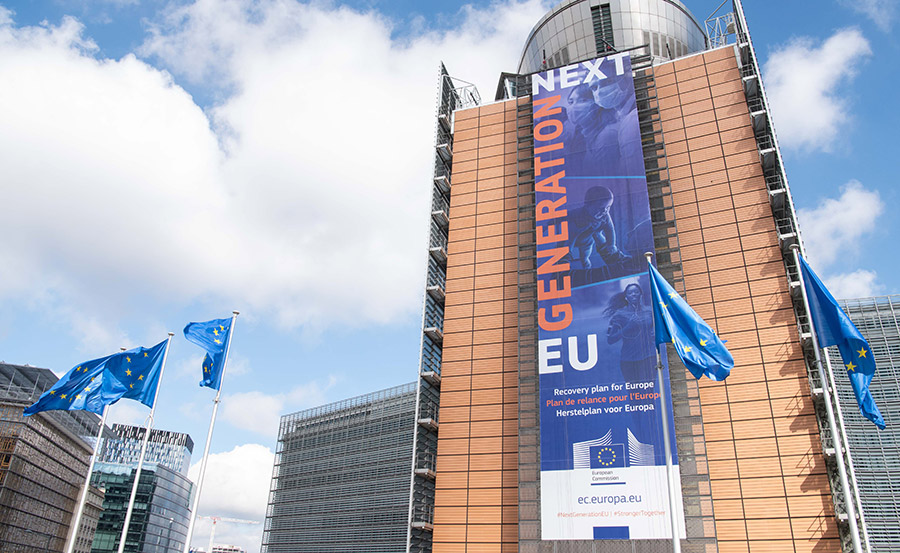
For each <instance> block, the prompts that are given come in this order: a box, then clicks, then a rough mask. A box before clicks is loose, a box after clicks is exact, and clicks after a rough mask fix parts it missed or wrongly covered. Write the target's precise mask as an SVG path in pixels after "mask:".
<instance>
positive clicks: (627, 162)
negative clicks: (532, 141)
mask: <svg viewBox="0 0 900 553" xmlns="http://www.w3.org/2000/svg"><path fill="white" fill-rule="evenodd" d="M622 81H623V80H622V79H616V80H614V81H612V82H607V81H600V82H594V83H592V84H590V85H588V84H581V85H578V86H576V87H574V88H573V89H572V91H571V92H570V93H569V96H568V98H567V100H566V116H567V119H568V121H569V125H570V127H569V134H570V136H569V137H568V141H569V148H570V151H580V152H583V153H582V154H581V155H579V156H578V157H577V158H573V159H572V162H573V166H571V169H572V170H573V171H574V172H573V173H572V174H583V175H605V176H627V175H640V174H643V162H642V159H641V158H640V157H638V156H637V155H635V154H634V152H641V151H642V150H641V148H640V140H641V137H640V128H639V127H638V125H631V124H622V122H623V121H625V120H627V119H628V118H632V117H633V118H634V119H635V122H636V120H637V108H636V104H635V101H634V98H633V96H631V95H629V94H628V90H627V83H626V84H625V85H623V84H621V82H622ZM623 86H624V87H625V88H624V89H623Z"/></svg>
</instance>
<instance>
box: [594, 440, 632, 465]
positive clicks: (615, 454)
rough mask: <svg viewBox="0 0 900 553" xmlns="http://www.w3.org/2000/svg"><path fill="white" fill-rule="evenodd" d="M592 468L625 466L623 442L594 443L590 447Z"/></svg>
mask: <svg viewBox="0 0 900 553" xmlns="http://www.w3.org/2000/svg"><path fill="white" fill-rule="evenodd" d="M590 452H591V453H590V455H591V468H592V469H610V468H617V467H624V466H625V446H624V445H623V444H610V445H595V446H593V447H591V449H590Z"/></svg>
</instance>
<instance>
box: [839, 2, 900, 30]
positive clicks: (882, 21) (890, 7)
mask: <svg viewBox="0 0 900 553" xmlns="http://www.w3.org/2000/svg"><path fill="white" fill-rule="evenodd" d="M841 4H842V5H844V6H847V7H849V8H852V9H853V11H855V12H858V13H861V14H863V15H865V16H866V17H868V18H869V19H871V20H872V21H873V22H874V23H875V24H876V25H877V26H878V28H879V29H881V30H882V31H884V32H888V31H890V30H891V27H892V26H893V24H894V18H895V17H896V16H897V0H841Z"/></svg>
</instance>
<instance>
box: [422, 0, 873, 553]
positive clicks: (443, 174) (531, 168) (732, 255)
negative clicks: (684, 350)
mask: <svg viewBox="0 0 900 553" xmlns="http://www.w3.org/2000/svg"><path fill="white" fill-rule="evenodd" d="M722 9H723V10H724V11H723V12H722V13H719V14H718V15H716V16H715V17H711V18H710V19H709V20H707V21H706V22H705V23H704V24H701V23H700V22H699V21H698V20H697V19H696V18H695V17H694V16H693V15H691V14H690V12H689V11H688V9H687V8H686V7H685V6H684V5H683V4H682V3H681V2H680V1H678V0H610V1H608V2H605V1H602V0H565V1H563V2H561V3H559V4H557V5H556V6H554V7H553V8H552V9H551V10H550V11H549V12H548V13H547V14H546V15H545V16H544V17H543V18H541V20H540V21H538V23H537V24H536V26H535V28H534V30H533V31H532V32H531V34H530V35H529V36H528V37H527V39H526V42H525V47H524V49H523V53H522V57H521V60H520V64H519V68H518V73H517V74H510V73H504V74H502V76H501V79H500V83H499V85H498V87H497V94H496V97H495V101H493V102H484V101H482V100H481V98H480V96H479V94H478V93H477V91H475V90H474V89H473V87H471V86H470V85H467V84H465V83H464V82H462V81H457V80H455V79H454V78H453V77H452V76H451V75H450V74H449V73H448V72H447V71H446V70H445V69H444V68H443V67H442V68H441V73H440V85H439V86H440V90H439V96H438V98H439V100H438V108H437V121H436V141H435V154H434V156H435V157H434V160H435V174H434V185H433V203H432V224H431V242H430V247H429V261H428V270H427V279H428V280H427V284H426V293H425V298H424V304H425V307H424V317H423V337H422V361H421V366H420V379H419V384H418V392H417V401H418V409H419V413H418V415H417V417H418V418H421V417H422V414H423V413H422V409H429V410H430V409H432V408H433V405H434V403H435V398H436V397H438V398H439V405H440V425H439V426H438V425H437V424H435V425H434V426H432V427H426V426H423V425H419V426H417V427H416V434H415V446H414V447H415V451H416V457H415V458H416V459H417V460H418V459H419V458H420V457H419V456H421V458H430V457H429V456H430V455H433V454H435V453H436V459H437V462H436V478H435V479H434V480H431V479H429V478H424V477H422V476H419V475H418V474H414V475H412V476H411V490H412V503H411V506H410V518H409V523H410V534H409V543H408V546H407V547H408V550H409V551H412V552H415V553H418V552H422V551H433V552H434V553H461V552H476V551H477V552H479V553H484V552H487V553H507V552H522V553H533V552H534V553H536V552H551V551H552V552H563V551H565V552H579V553H580V552H613V551H664V550H670V549H668V548H670V547H671V544H668V543H667V542H666V541H664V538H665V537H666V536H671V535H672V534H671V523H670V521H669V520H670V519H669V518H668V517H669V509H668V506H667V504H666V503H665V501H664V500H661V499H660V498H661V497H663V496H664V495H665V494H666V489H667V488H666V484H665V476H664V473H662V472H660V470H659V467H660V464H661V463H662V459H663V457H664V455H663V453H664V451H663V448H662V445H661V442H658V441H657V438H658V437H659V436H660V435H661V430H660V428H659V426H658V425H659V424H660V419H659V417H658V415H656V413H658V412H659V409H661V407H662V404H661V403H660V399H659V398H658V397H657V398H655V399H654V398H653V397H652V396H647V394H643V395H641V394H642V392H641V391H640V390H643V391H646V390H647V389H649V390H652V391H656V388H655V386H656V384H655V380H653V377H652V376H651V375H652V374H653V372H654V369H655V360H653V354H652V345H651V346H650V349H649V350H647V351H643V350H644V349H646V346H645V345H642V344H644V341H645V338H646V334H647V332H650V338H647V340H650V341H652V331H648V330H647V329H646V328H645V327H646V326H647V324H649V323H648V322H647V321H648V320H649V319H647V317H648V315H647V313H649V308H648V307H647V306H648V305H649V304H648V301H647V298H648V297H649V294H650V292H649V286H648V284H647V281H646V278H647V277H646V276H645V275H646V263H645V262H644V259H643V256H642V255H641V254H642V253H643V252H644V251H647V250H648V249H649V250H651V251H655V258H654V260H655V263H656V265H657V267H658V269H659V271H660V272H661V274H662V275H663V276H664V277H665V278H666V279H667V280H668V281H669V282H670V283H672V284H673V285H674V286H675V288H676V290H677V291H678V292H679V293H680V294H681V295H682V296H683V297H684V299H685V300H686V301H687V302H688V303H689V304H690V305H691V306H693V308H694V309H695V310H696V311H697V312H698V313H699V314H700V315H701V316H702V317H703V318H704V319H705V320H706V321H707V322H708V323H710V324H711V326H712V327H713V329H714V330H715V331H716V333H717V334H718V335H719V336H721V337H722V338H724V339H727V340H728V349H729V350H730V351H731V353H732V354H733V356H734V360H735V365H736V368H735V370H734V371H733V372H732V374H731V375H730V377H728V379H727V380H726V381H724V382H713V381H710V380H707V379H703V380H699V381H698V380H695V379H694V378H693V377H692V376H691V375H690V374H688V373H687V371H686V370H685V368H684V366H683V365H681V363H680V361H679V360H678V358H677V357H676V356H674V354H673V352H672V350H671V348H670V350H669V356H668V359H667V362H668V365H669V367H670V371H669V372H668V374H669V382H668V383H666V382H663V384H662V386H663V389H662V390H660V391H664V392H665V393H664V394H662V395H663V397H665V396H666V395H669V394H671V404H670V407H672V408H673V411H674V416H673V422H674V432H673V434H674V438H675V440H674V441H675V444H674V447H673V449H674V450H676V451H677V456H676V457H675V459H674V461H675V471H676V472H675V473H676V474H677V475H678V477H677V480H676V482H675V487H676V489H677V488H679V487H680V490H678V491H677V496H678V498H677V500H676V503H677V505H678V507H677V509H676V513H677V516H676V518H677V519H678V525H679V533H680V534H681V536H682V544H683V546H684V547H685V550H688V551H704V552H707V551H719V552H723V553H726V552H727V553H730V552H744V553H750V552H754V551H779V552H780V551H792V552H795V553H800V552H808V551H809V552H811V551H817V552H819V551H821V552H826V551H833V552H837V551H841V550H842V549H843V548H845V547H846V545H847V543H848V540H849V539H850V534H851V532H850V529H851V525H853V526H856V527H858V526H859V523H858V521H857V520H852V521H851V520H849V518H848V517H847V515H846V504H845V503H844V494H843V492H842V491H841V490H839V489H838V488H837V486H836V484H835V483H836V478H835V476H834V463H833V453H832V454H829V447H830V446H829V445H828V444H830V432H831V430H830V429H827V430H828V431H827V432H823V433H820V424H822V423H823V421H824V414H823V413H824V410H823V406H822V401H821V394H819V393H816V392H815V390H818V389H819V387H820V384H819V383H818V382H817V377H816V375H815V374H814V372H813V371H811V370H810V367H811V366H812V365H811V364H810V363H811V362H810V359H811V353H812V350H810V349H809V344H810V342H809V340H808V328H807V326H806V321H807V317H806V313H805V311H804V307H803V304H802V301H800V294H799V281H798V274H797V267H796V266H795V263H794V259H793V257H792V254H791V250H790V247H791V246H792V245H794V244H799V236H798V230H797V225H796V217H795V213H794V208H793V204H792V200H791V196H790V191H789V188H788V183H787V178H786V176H785V172H784V168H783V165H782V161H781V156H780V153H779V149H778V143H777V139H776V136H775V133H774V130H773V128H772V123H771V120H770V118H769V116H768V113H769V107H768V103H767V100H766V96H765V89H764V86H763V83H762V81H761V79H760V71H759V63H758V60H757V57H756V53H755V50H754V47H753V44H752V40H751V37H750V34H749V32H748V27H747V21H746V19H745V17H744V13H743V10H742V7H741V3H740V0H734V2H733V3H728V4H727V5H723V7H722ZM705 31H706V32H705ZM599 56H608V57H606V58H605V59H603V60H600V61H596V59H597V58H598V57H599ZM456 69H457V71H459V75H460V76H461V77H463V78H465V68H456ZM588 108H589V109H588ZM585 110H587V111H585ZM608 129H617V131H616V132H617V133H618V134H617V135H616V136H617V137H618V138H615V137H613V138H610V137H609V135H610V132H608ZM563 142H565V145H564V144H563ZM579 148H580V149H579ZM610 148H617V150H615V152H614V153H611V152H612V150H610ZM635 148H636V150H635ZM563 156H565V158H564V157H563ZM599 159H602V160H605V161H604V163H605V165H604V164H598V163H597V160H599ZM635 162H636V163H642V164H643V165H642V166H640V165H634V164H633V163H635ZM563 167H564V168H565V169H566V170H567V171H568V174H564V173H562V174H561V171H560V169H561V168H563ZM636 167H641V168H640V169H635V168H636ZM591 171H593V172H591ZM605 171H615V172H610V173H608V172H605ZM579 179H581V180H579ZM567 192H568V198H567V196H566V194H567ZM567 225H568V226H567ZM570 231H571V233H572V234H571V237H570V236H569V232H570ZM591 300H594V301H593V302H592V301H591ZM592 305H594V306H596V305H600V306H601V307H600V308H594V309H593V310H592V308H591V306H592ZM603 307H605V308H606V309H603ZM629 309H630V311H629ZM573 312H574V315H573ZM570 324H571V327H568V326H567V325H570ZM566 328H571V329H577V330H578V332H579V333H580V334H578V335H575V334H572V335H569V336H567V335H566V334H565V330H560V329H566ZM627 329H631V330H627ZM573 332H574V331H573ZM598 335H599V336H602V337H606V340H602V339H598V338H597V336H598ZM567 338H568V339H567ZM573 340H574V341H573ZM566 348H568V353H566ZM642 348H643V349H642ZM637 350H640V351H637ZM598 351H599V352H600V353H601V355H599V359H600V361H599V363H598V354H597V352H598ZM573 352H574V353H573ZM648 352H650V356H649V357H648V356H647V355H646V354H647V353H648ZM637 353H640V357H635V355H637ZM585 357H586V358H587V361H585V360H584V358H585ZM564 363H568V364H564ZM589 370H594V371H596V372H597V374H601V375H603V376H602V378H606V379H607V380H602V378H601V380H599V381H598V384H596V386H597V391H595V390H591V391H590V392H588V389H589V388H590V386H587V385H585V386H586V387H585V388H583V389H582V388H580V387H577V386H575V385H573V386H572V387H571V388H568V389H566V388H564V387H562V384H559V382H566V381H567V379H568V381H571V382H578V383H579V384H581V383H583V382H587V379H586V375H587V374H588V373H587V371H589ZM641 371H644V372H643V373H641ZM646 371H650V372H646ZM616 374H618V375H619V376H616ZM637 374H642V375H643V376H640V377H637V376H634V375H637ZM610 375H612V376H610ZM554 379H555V380H554ZM553 382H555V384H553V386H555V387H553V388H552V389H550V388H548V387H547V386H548V385H549V383H553ZM622 384H627V385H630V386H632V387H633V386H636V385H639V386H647V388H643V387H642V388H640V390H639V391H638V394H639V395H638V397H649V398H650V399H647V400H641V403H635V400H634V399H633V397H634V396H632V395H631V394H630V393H629V394H627V395H624V396H615V395H609V393H608V392H605V391H603V390H609V386H613V388H612V389H613V390H615V389H617V388H616V387H615V386H621V385H622ZM582 390H584V391H582ZM548 391H549V392H550V393H551V396H550V397H548V396H547V394H548ZM552 393H557V394H558V396H560V397H552ZM557 401H559V402H561V403H560V404H561V405H563V404H564V405H572V404H575V403H576V402H582V403H585V404H590V403H591V402H607V401H622V402H623V403H622V405H624V406H625V407H626V409H625V411H628V410H629V409H630V410H631V411H632V412H634V411H639V412H637V413H634V414H632V415H629V416H628V417H625V416H618V415H617V416H615V417H614V416H609V417H605V416H603V415H598V413H600V412H601V411H602V409H598V408H595V407H581V408H579V409H576V408H575V407H576V405H573V407H572V408H571V409H568V408H565V407H559V408H557V407H556V406H555V405H556V404H555V402H557ZM569 401H571V402H572V403H571V404H570V403H567V402H569ZM669 412H670V413H672V410H670V411H669ZM648 413H649V414H648ZM651 415H655V416H651ZM563 417H571V418H569V419H567V421H571V422H565V421H563V422H561V420H559V419H561V418H563ZM579 417H585V418H584V419H580V418H579ZM435 420H436V419H435ZM579 420H589V421H590V423H591V424H593V425H594V427H596V431H597V434H596V435H589V431H590V428H588V427H589V426H590V424H585V423H579V422H578V421H579ZM610 421H613V422H610ZM566 424H568V425H569V426H565V425H566ZM601 427H603V428H602V429H601ZM552 428H563V429H566V428H567V429H568V430H565V431H559V432H555V433H554V432H551V431H550V429H552ZM606 429H608V431H607V430H606ZM838 431H839V429H838ZM570 434H571V435H570ZM823 444H824V445H823ZM832 451H833V450H832ZM829 455H832V457H831V458H830V457H829ZM417 466H418V465H417ZM641 471H643V472H641ZM639 473H640V474H645V475H647V478H646V479H637V478H635V477H634V476H633V475H636V474H639ZM628 475H632V476H630V477H629V476H628ZM660 475H663V476H660ZM591 478H594V479H595V480H597V481H594V482H591V481H590V479H591ZM578 479H580V480H578ZM585 479H587V480H585ZM576 480H577V481H578V482H577V484H573V482H576ZM605 480H612V481H605ZM645 480H646V481H645ZM648 482H649V483H648ZM618 484H623V487H622V488H615V487H613V486H615V485H618ZM592 486H598V487H592ZM603 486H608V487H603ZM636 486H638V487H640V486H644V487H643V488H641V489H642V490H643V492H641V493H633V494H632V495H631V496H628V495H621V496H619V495H616V494H615V493H614V492H612V491H611V490H614V489H626V488H627V489H632V488H635V487H636ZM579 490H580V491H579ZM604 490H609V491H604ZM581 491H583V492H584V493H580V492H581ZM850 495H852V494H850ZM620 502H622V504H619V503H620ZM641 502H643V503H641ZM603 503H605V504H606V505H610V504H612V505H613V507H609V508H602V509H601V508H598V507H593V506H592V505H594V504H603ZM628 503H633V505H624V504H628ZM641 505H645V506H646V507H643V508H642V507H641ZM626 540H627V541H626Z"/></svg>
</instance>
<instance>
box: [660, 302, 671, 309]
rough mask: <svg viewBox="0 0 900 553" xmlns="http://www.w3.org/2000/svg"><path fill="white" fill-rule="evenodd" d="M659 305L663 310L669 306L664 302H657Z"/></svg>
mask: <svg viewBox="0 0 900 553" xmlns="http://www.w3.org/2000/svg"><path fill="white" fill-rule="evenodd" d="M659 304H660V305H661V306H663V307H664V308H665V307H669V305H668V304H666V303H665V302H659Z"/></svg>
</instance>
